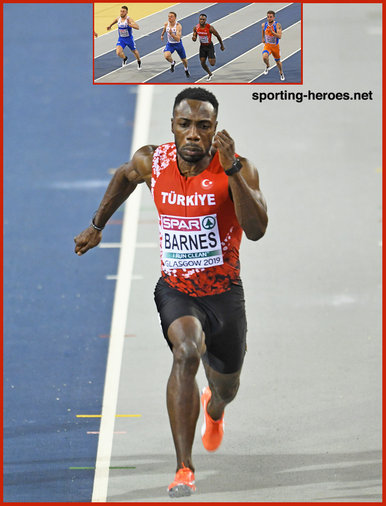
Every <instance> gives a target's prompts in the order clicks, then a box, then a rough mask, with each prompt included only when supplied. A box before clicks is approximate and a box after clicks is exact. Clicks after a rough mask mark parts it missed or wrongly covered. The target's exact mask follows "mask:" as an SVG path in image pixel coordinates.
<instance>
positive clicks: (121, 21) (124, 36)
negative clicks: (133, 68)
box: [107, 5, 141, 70]
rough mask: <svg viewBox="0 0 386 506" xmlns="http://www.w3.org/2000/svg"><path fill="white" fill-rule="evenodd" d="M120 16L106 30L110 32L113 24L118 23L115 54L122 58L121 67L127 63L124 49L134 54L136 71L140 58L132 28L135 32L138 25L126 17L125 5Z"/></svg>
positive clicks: (126, 9) (139, 66)
mask: <svg viewBox="0 0 386 506" xmlns="http://www.w3.org/2000/svg"><path fill="white" fill-rule="evenodd" d="M119 14H120V16H119V18H117V19H115V20H114V21H113V22H112V23H111V25H109V26H108V27H107V30H111V27H112V26H113V25H115V23H118V42H117V46H116V47H117V48H116V53H117V56H119V57H120V58H122V67H124V66H125V65H126V62H127V56H126V55H125V52H124V49H125V47H126V46H127V47H128V48H129V49H130V51H131V52H132V53H133V54H134V56H135V57H136V58H137V65H138V70H140V69H141V58H140V56H139V52H138V49H137V47H136V45H135V42H134V37H133V28H134V29H135V30H139V26H138V24H137V23H136V22H135V21H134V20H133V19H132V18H130V17H129V15H128V8H127V7H126V5H123V6H122V7H121V10H120V13H119Z"/></svg>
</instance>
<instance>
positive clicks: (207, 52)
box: [200, 42, 216, 59]
mask: <svg viewBox="0 0 386 506" xmlns="http://www.w3.org/2000/svg"><path fill="white" fill-rule="evenodd" d="M200 58H211V59H212V58H216V53H215V52H214V45H213V42H212V43H211V44H208V45H204V44H200Z"/></svg>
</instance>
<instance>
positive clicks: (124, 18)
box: [93, 2, 303, 84]
mask: <svg viewBox="0 0 386 506" xmlns="http://www.w3.org/2000/svg"><path fill="white" fill-rule="evenodd" d="M93 12H94V20H93V25H94V26H93V37H94V66H93V83H94V84H192V83H205V84H207V83H209V84H212V83H213V84H229V83H232V84H302V83H303V79H302V75H303V73H302V4H301V3H290V4H284V3H283V4H281V3H273V4H272V3H222V2H219V3H214V4H213V3H177V4H176V3H128V4H124V3H123V4H118V3H110V2H109V3H103V2H101V3H94V10H93Z"/></svg>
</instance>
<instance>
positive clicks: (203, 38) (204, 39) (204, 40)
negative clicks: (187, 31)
mask: <svg viewBox="0 0 386 506" xmlns="http://www.w3.org/2000/svg"><path fill="white" fill-rule="evenodd" d="M199 37H200V42H202V44H208V43H209V38H208V36H207V35H199Z"/></svg>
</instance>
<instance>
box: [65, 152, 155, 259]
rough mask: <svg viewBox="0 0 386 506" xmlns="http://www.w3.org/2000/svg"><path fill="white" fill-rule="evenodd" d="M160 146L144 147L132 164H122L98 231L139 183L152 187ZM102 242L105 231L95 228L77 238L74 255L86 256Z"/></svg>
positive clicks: (99, 214) (97, 219)
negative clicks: (156, 155)
mask: <svg viewBox="0 0 386 506" xmlns="http://www.w3.org/2000/svg"><path fill="white" fill-rule="evenodd" d="M156 148H157V146H151V145H149V146H144V147H142V148H140V149H139V150H138V151H136V152H135V154H134V156H133V158H132V159H131V160H130V162H127V163H124V164H123V165H121V166H120V167H119V168H118V169H117V170H116V171H115V173H114V176H113V177H112V179H111V181H110V183H109V186H108V187H107V190H106V192H105V194H104V196H103V198H102V201H101V203H100V205H99V208H98V210H97V212H96V213H95V216H94V218H93V223H94V225H95V226H96V227H98V228H104V226H105V225H106V223H107V222H108V220H109V219H110V217H111V216H112V215H113V214H114V213H115V211H116V210H117V209H118V208H119V206H121V205H122V204H123V202H124V201H125V200H126V199H127V198H128V197H129V195H131V193H133V191H134V190H135V188H136V187H137V185H138V184H140V183H147V184H148V186H150V181H151V173H152V160H153V154H154V151H155V150H156ZM101 240H102V232H101V231H99V230H97V229H95V228H94V227H93V226H92V225H90V226H89V227H87V228H86V229H85V230H83V232H81V233H80V234H79V235H77V236H76V237H75V238H74V242H75V253H76V254H77V255H79V256H80V255H83V254H84V253H86V251H88V250H89V249H91V248H94V247H95V246H97V245H98V244H99V243H100V241H101Z"/></svg>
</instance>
